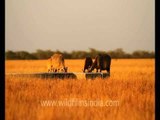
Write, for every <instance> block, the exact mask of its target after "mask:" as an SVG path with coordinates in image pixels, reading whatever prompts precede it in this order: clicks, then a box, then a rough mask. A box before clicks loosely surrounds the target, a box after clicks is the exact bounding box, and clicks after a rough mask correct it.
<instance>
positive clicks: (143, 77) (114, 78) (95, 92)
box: [5, 59, 155, 120]
mask: <svg viewBox="0 0 160 120" xmlns="http://www.w3.org/2000/svg"><path fill="white" fill-rule="evenodd" d="M46 63H47V61H46V60H6V61H5V73H33V72H46V71H47V67H46ZM65 65H66V66H67V67H68V72H82V69H83V66H84V60H82V59H81V60H65ZM154 66H155V60H154V59H113V60H112V62H111V76H110V77H109V78H106V79H100V78H96V79H95V80H86V79H78V80H74V79H64V80H58V79H54V80H53V79H41V78H30V77H15V76H8V75H6V76H5V108H6V109H5V115H6V120H153V119H154V118H155V110H154V109H155V105H154V103H155V96H154V88H155V67H154ZM94 72H95V71H94ZM73 98H74V99H76V100H102V101H105V100H117V101H119V105H118V106H42V104H41V101H43V100H66V99H68V100H69V99H73Z"/></svg>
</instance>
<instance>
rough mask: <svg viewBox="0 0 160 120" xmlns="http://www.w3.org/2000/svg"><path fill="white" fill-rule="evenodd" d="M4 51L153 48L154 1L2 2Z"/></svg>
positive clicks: (127, 50) (68, 0)
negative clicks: (3, 12)
mask: <svg viewBox="0 0 160 120" xmlns="http://www.w3.org/2000/svg"><path fill="white" fill-rule="evenodd" d="M5 9H6V12H5V14H6V18H5V19H6V23H5V26H6V27H5V36H6V40H5V49H6V50H14V51H17V50H25V51H28V52H34V51H36V50H37V49H42V50H49V49H50V50H57V49H58V50H60V51H68V52H70V51H72V50H88V48H95V49H97V50H103V51H109V50H114V49H117V48H122V49H123V50H124V51H125V52H133V51H135V50H148V51H154V50H155V1H154V0H6V6H5Z"/></svg>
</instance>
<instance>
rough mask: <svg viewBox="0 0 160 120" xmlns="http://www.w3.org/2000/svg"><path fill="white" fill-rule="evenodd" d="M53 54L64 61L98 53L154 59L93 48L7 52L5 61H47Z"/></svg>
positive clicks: (143, 54)
mask: <svg viewBox="0 0 160 120" xmlns="http://www.w3.org/2000/svg"><path fill="white" fill-rule="evenodd" d="M54 53H62V54H63V56H64V58H65V59H83V58H85V57H86V56H90V57H92V58H95V56H96V55H97V54H99V53H107V54H109V55H110V56H111V57H112V58H154V57H155V53H154V52H149V51H144V50H137V51H134V52H132V53H126V52H124V51H123V49H122V48H118V49H115V50H110V51H99V50H96V49H94V48H90V49H89V51H80V50H77V51H72V52H66V51H63V52H62V51H59V50H56V51H52V50H41V49H38V50H36V52H32V53H29V52H27V51H11V50H8V51H6V52H5V59H7V60H37V59H48V58H50V57H51V56H52V55H53V54H54Z"/></svg>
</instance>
